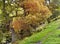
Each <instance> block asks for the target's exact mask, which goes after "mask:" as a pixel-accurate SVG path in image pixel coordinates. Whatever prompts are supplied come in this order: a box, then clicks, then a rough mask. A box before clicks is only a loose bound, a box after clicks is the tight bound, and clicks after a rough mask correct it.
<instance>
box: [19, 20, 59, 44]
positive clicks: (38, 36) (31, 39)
mask: <svg viewBox="0 0 60 44" xmlns="http://www.w3.org/2000/svg"><path fill="white" fill-rule="evenodd" d="M57 22H58V23H57ZM59 25H60V20H57V21H55V22H52V23H50V24H49V25H48V26H47V27H46V29H44V30H43V31H41V32H39V33H37V34H34V35H32V36H31V37H28V38H26V39H24V40H22V41H19V44H32V42H38V41H40V40H41V39H42V38H43V37H45V36H46V35H47V34H48V33H49V32H51V31H54V30H56V28H58V26H59Z"/></svg>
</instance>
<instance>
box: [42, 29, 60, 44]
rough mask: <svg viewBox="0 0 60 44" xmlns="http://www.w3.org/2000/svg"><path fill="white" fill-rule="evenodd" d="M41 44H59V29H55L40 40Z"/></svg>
mask: <svg viewBox="0 0 60 44" xmlns="http://www.w3.org/2000/svg"><path fill="white" fill-rule="evenodd" d="M42 44H60V29H56V30H54V31H52V32H51V33H50V34H49V35H47V37H46V38H45V39H44V40H42Z"/></svg>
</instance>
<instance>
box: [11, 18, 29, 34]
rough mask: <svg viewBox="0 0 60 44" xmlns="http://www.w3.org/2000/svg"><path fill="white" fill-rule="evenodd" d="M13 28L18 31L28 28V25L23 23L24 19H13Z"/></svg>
mask: <svg viewBox="0 0 60 44" xmlns="http://www.w3.org/2000/svg"><path fill="white" fill-rule="evenodd" d="M12 25H13V28H14V31H15V32H17V33H18V32H19V31H21V30H28V29H29V25H28V24H26V23H25V20H24V19H16V18H15V19H13V22H12Z"/></svg>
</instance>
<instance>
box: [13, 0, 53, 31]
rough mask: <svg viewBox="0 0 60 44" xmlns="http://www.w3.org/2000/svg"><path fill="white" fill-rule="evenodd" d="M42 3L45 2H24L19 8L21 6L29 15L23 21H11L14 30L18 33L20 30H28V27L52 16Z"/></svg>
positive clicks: (29, 0) (30, 0)
mask: <svg viewBox="0 0 60 44" xmlns="http://www.w3.org/2000/svg"><path fill="white" fill-rule="evenodd" d="M44 3H45V0H24V1H23V2H22V3H21V5H20V6H23V8H24V10H25V12H26V13H29V14H28V15H26V16H25V17H24V19H16V20H14V21H13V28H14V30H15V31H16V32H18V31H20V30H21V29H23V30H25V29H30V28H29V25H33V26H37V25H39V23H40V22H43V21H45V20H46V19H47V18H49V17H50V16H51V15H52V14H51V11H50V10H49V8H48V7H47V6H45V4H44ZM33 26H32V27H33Z"/></svg>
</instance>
